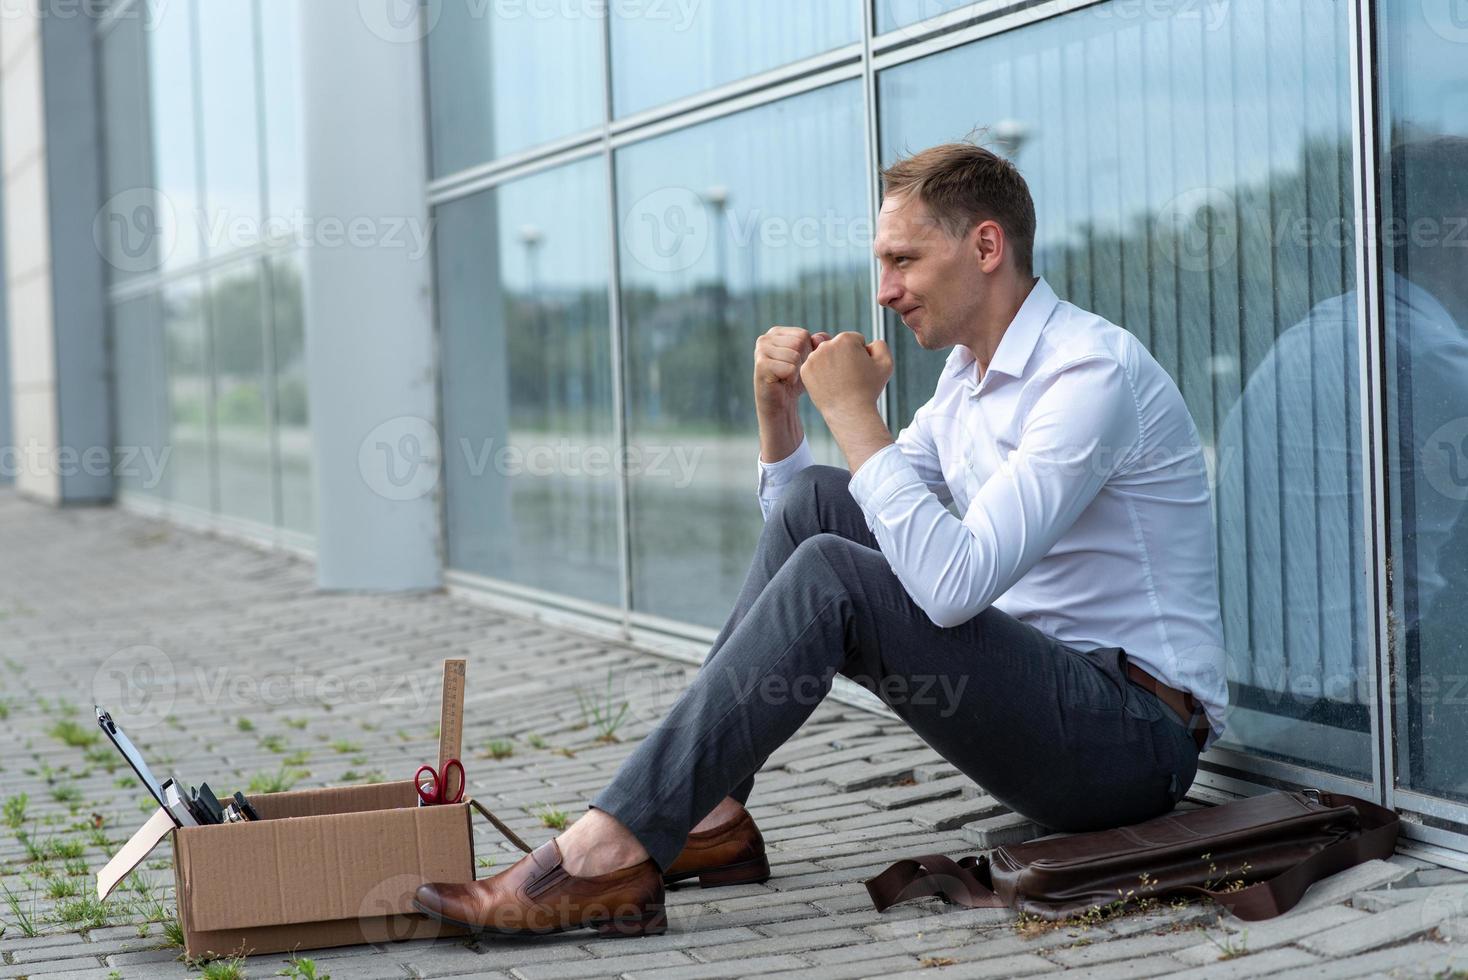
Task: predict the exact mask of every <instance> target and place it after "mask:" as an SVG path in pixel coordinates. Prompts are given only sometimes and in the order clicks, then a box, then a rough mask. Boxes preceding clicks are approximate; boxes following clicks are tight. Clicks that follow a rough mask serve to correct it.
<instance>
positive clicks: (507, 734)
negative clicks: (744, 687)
mask: <svg viewBox="0 0 1468 980" xmlns="http://www.w3.org/2000/svg"><path fill="white" fill-rule="evenodd" d="M0 555H3V556H4V561H3V563H0V800H3V804H4V809H3V814H0V820H3V826H0V923H3V925H4V932H3V934H0V980H4V978H16V977H26V976H30V977H45V978H47V980H62V978H70V977H86V978H91V977H98V978H102V977H164V978H167V977H183V976H197V975H199V973H200V967H199V965H197V964H196V965H190V964H186V963H184V962H181V961H180V960H179V959H178V950H177V948H176V947H171V946H169V945H168V938H167V929H166V927H167V925H168V924H169V923H170V922H171V920H172V917H173V894H172V883H173V875H172V861H171V853H170V852H169V850H168V847H167V845H165V846H162V847H160V848H159V849H158V850H157V851H155V852H154V854H153V855H152V857H151V858H150V859H149V861H148V862H147V863H146V864H145V865H144V867H143V869H142V870H140V871H139V872H138V873H137V874H135V875H134V876H133V879H132V880H130V881H129V882H128V883H127V884H126V885H125V886H124V887H123V888H121V889H119V891H118V892H117V893H116V894H114V895H113V896H112V897H111V898H110V899H109V900H108V901H107V902H106V903H105V904H98V903H96V902H95V901H93V900H90V899H89V898H88V896H90V895H93V894H94V891H93V881H94V880H93V878H92V877H91V875H92V873H93V872H95V870H96V869H97V868H99V867H100V866H101V865H102V864H103V863H104V861H105V859H106V858H107V857H108V856H109V855H110V854H111V853H112V851H113V850H114V849H115V847H116V846H117V844H119V843H120V842H121V841H122V840H123V839H125V838H126V837H127V836H128V835H129V834H130V833H131V832H132V831H133V829H135V828H136V827H137V826H138V825H140V824H141V823H142V821H143V820H144V819H145V807H146V794H144V793H143V792H142V790H141V789H140V788H139V787H138V786H137V785H136V784H135V782H134V781H133V780H132V779H131V778H130V777H129V776H128V775H127V774H126V767H125V766H120V765H119V760H118V759H117V758H116V757H115V753H113V751H112V749H111V747H110V746H107V745H106V744H105V742H99V741H98V740H96V739H94V738H92V736H93V733H94V732H95V726H94V722H93V718H92V713H91V710H90V705H91V704H92V701H93V699H94V698H100V699H106V700H107V702H108V703H109V705H110V704H116V703H117V701H116V699H117V698H119V697H124V696H126V695H124V694H122V693H120V691H121V688H120V686H119V685H120V684H121V682H122V680H123V679H126V680H128V681H130V682H133V683H134V684H149V686H148V688H147V691H148V693H147V696H146V697H136V691H134V695H133V696H134V698H135V700H134V701H132V702H129V703H127V704H122V705H119V707H118V709H115V710H117V711H118V713H119V714H125V716H126V717H128V718H129V719H131V723H130V724H128V725H127V726H126V727H127V728H128V729H129V731H130V733H131V734H133V735H134V737H135V738H136V739H137V740H138V741H139V742H140V743H141V744H142V746H143V748H144V750H145V752H146V753H147V755H148V756H149V757H150V758H151V759H152V760H155V761H156V762H157V763H158V764H159V765H160V766H162V767H165V768H167V769H174V768H177V769H178V770H179V771H180V772H181V773H184V772H186V773H187V774H188V775H189V776H190V777H192V778H196V779H197V778H208V779H209V780H210V781H211V782H212V783H213V784H214V785H215V786H216V787H226V788H228V789H233V788H235V787H236V786H238V787H239V788H244V789H246V790H247V791H248V790H249V788H250V787H251V786H252V785H253V786H254V787H255V789H256V790H259V789H260V788H261V787H263V786H266V785H269V784H278V785H284V784H294V785H296V786H301V787H305V786H324V785H340V784H346V783H352V782H360V781H368V780H379V779H399V778H407V777H409V776H411V774H412V772H413V771H414V769H415V768H416V766H417V765H418V764H419V763H420V762H421V761H423V760H426V759H428V758H430V757H431V756H432V754H433V753H434V749H435V746H436V735H435V727H436V723H437V706H438V697H439V677H440V662H441V660H442V659H443V658H444V657H446V656H461V657H465V658H467V659H468V661H469V668H468V697H467V715H468V717H467V724H466V731H465V754H466V757H467V759H468V769H469V774H470V789H471V791H472V793H473V795H474V796H476V797H477V798H479V799H481V800H482V801H484V802H485V803H486V804H487V805H488V806H489V807H490V808H491V809H493V810H494V811H495V812H496V813H498V814H499V815H500V816H501V817H503V818H505V819H506V821H507V822H508V823H509V824H510V825H511V827H513V828H514V830H515V831H516V832H517V833H518V834H520V835H521V836H522V837H525V838H526V839H527V840H529V841H530V842H531V843H532V844H535V843H539V842H541V841H543V840H545V839H546V838H547V837H549V836H550V835H551V834H553V833H554V831H553V830H552V829H550V828H549V827H548V826H547V825H546V824H545V822H544V818H545V817H550V818H552V819H554V818H555V816H556V815H557V814H556V812H555V811H560V812H561V813H564V814H565V815H567V816H568V817H569V818H570V819H574V818H575V817H576V816H577V815H579V814H580V813H581V812H583V810H584V806H585V802H586V800H588V799H589V798H590V797H591V796H592V795H593V794H594V793H595V791H596V790H597V789H598V788H599V787H600V786H601V785H602V784H603V783H604V782H605V781H606V780H607V779H608V778H609V777H610V776H611V774H612V773H613V772H614V770H615V768H616V766H617V765H618V764H619V762H620V761H621V760H622V759H623V758H624V757H625V756H626V755H627V753H628V752H629V750H630V748H631V747H632V745H633V744H635V742H636V740H637V739H638V738H640V737H641V736H642V735H644V734H645V733H646V732H647V731H648V730H649V729H650V728H651V726H652V725H653V724H654V723H655V722H656V721H657V719H658V718H659V717H660V716H661V714H662V712H663V711H665V710H666V708H667V707H668V705H669V704H671V702H672V700H673V699H674V698H675V697H676V696H677V694H678V692H679V691H681V690H682V688H683V687H684V686H685V685H686V684H687V682H688V680H689V678H690V677H691V676H692V673H693V668H692V667H691V666H689V665H687V664H684V663H678V662H674V661H671V660H669V659H667V658H665V657H659V656H656V655H654V654H652V653H651V652H649V651H647V650H643V649H639V648H637V647H635V646H632V645H628V644H624V643H618V642H611V641H608V640H606V639H601V638H596V637H593V636H591V635H589V634H582V633H578V632H573V631H571V630H568V629H565V628H560V627H554V626H549V625H546V624H544V623H542V622H538V621H535V620H531V619H527V618H522V617H519V616H516V615H512V614H509V613H507V612H505V611H502V610H499V609H496V608H494V607H492V606H489V605H486V604H482V603H479V602H475V601H470V600H468V599H463V598H457V597H452V596H448V595H445V594H438V593H435V594H420V595H390V596H378V595H355V594H328V593H320V592H317V591H316V590H315V588H314V581H313V573H312V568H311V566H310V563H309V562H308V561H305V560H303V559H300V558H297V557H293V556H290V555H286V554H282V553H279V552H269V551H264V550H260V549H256V548H254V547H251V546H247V545H242V544H239V543H236V542H233V541H229V540H224V539H221V538H218V537H215V536H212V535H207V534H202V533H199V532H195V531H191V530H185V529H180V528H178V527H174V526H171V525H168V524H165V523H161V522H159V521H156V520H151V519H147V518H143V517H140V516H136V515H132V514H129V513H126V512H121V511H117V510H113V509H75V510H55V509H51V508H48V507H43V506H40V505H37V504H34V503H30V502H27V501H24V500H22V499H20V498H17V497H16V496H15V495H14V494H13V493H8V492H5V493H0ZM140 671H141V672H142V673H139V672H140ZM148 671H152V674H148V673H147V672H148ZM139 678H141V681H140V680H139ZM608 685H610V695H608V693H607V692H608ZM578 695H579V697H578ZM623 701H625V702H626V703H627V705H628V709H627V712H626V715H625V717H624V718H623V720H622V721H621V723H620V724H619V725H618V727H617V728H616V730H615V732H614V733H613V735H614V737H613V738H612V739H608V740H603V739H600V738H599V734H600V733H599V731H598V728H597V726H596V725H595V724H594V723H593V724H587V716H586V712H585V710H584V706H585V705H589V704H591V703H592V702H605V703H608V704H610V705H612V706H613V707H619V706H620V704H621V703H622V702H623ZM750 809H751V811H752V812H753V814H754V816H755V818H756V819H757V820H758V821H759V823H760V824H761V826H762V827H763V828H764V830H765V834H766V837H767V840H768V842H769V845H770V850H771V855H770V856H771V863H772V865H773V866H774V877H772V878H771V879H770V881H768V882H767V883H764V884H759V885H741V886H736V887H730V888H719V889H709V890H702V889H699V888H697V887H696V886H695V887H680V888H677V889H675V890H672V891H670V893H669V920H670V921H669V930H668V933H667V934H666V935H663V936H650V937H641V938H633V939H610V938H599V937H594V936H592V934H591V933H588V932H583V933H566V934H562V935H559V936H555V937H547V938H542V939H538V940H533V941H525V940H505V941H495V940H490V939H484V940H481V941H478V942H473V941H465V940H440V941H436V942H410V943H400V944H385V945H377V946H359V947H347V948H340V949H331V950H321V951H315V952H310V953H308V954H306V955H307V956H308V957H309V958H311V959H312V960H314V961H315V964H316V967H317V970H318V974H323V973H329V974H330V975H331V976H332V977H335V978H337V980H345V978H356V977H383V978H387V977H397V978H405V977H438V976H485V977H514V978H518V980H535V978H558V977H607V976H622V977H628V978H637V980H684V978H689V980H691V978H696V977H731V976H748V975H756V974H760V975H762V974H784V975H792V976H800V977H814V978H837V977H866V976H888V975H897V976H908V975H912V976H920V977H924V978H927V977H939V976H941V977H1014V976H1031V975H1039V974H1045V973H1057V972H1061V971H1065V972H1066V973H1067V975H1068V976H1073V977H1097V978H1105V977H1111V978H1123V977H1143V976H1169V975H1174V974H1176V975H1186V976H1190V977H1194V976H1197V977H1252V976H1261V975H1265V974H1277V975H1279V976H1283V977H1296V976H1298V977H1332V978H1334V977H1339V978H1344V977H1356V976H1445V975H1450V974H1449V972H1448V971H1454V970H1460V971H1461V970H1468V875H1465V874H1462V873H1459V872H1456V871H1452V870H1450V869H1442V868H1437V867H1433V866H1430V865H1427V864H1425V863H1423V862H1421V861H1418V860H1416V859H1413V858H1408V857H1406V856H1400V855H1399V856H1397V857H1394V858H1392V859H1391V860H1390V861H1377V862H1372V863H1370V864H1368V865H1363V866H1360V867H1357V868H1354V869H1351V870H1349V871H1346V872H1344V873H1342V874H1340V875H1337V876H1335V877H1334V878H1331V879H1328V880H1327V881H1325V882H1322V883H1320V884H1318V885H1317V886H1315V888H1313V889H1312V890H1311V892H1310V894H1309V895H1307V897H1306V899H1305V901H1304V902H1302V903H1301V907H1300V908H1299V909H1297V910H1295V911H1293V912H1291V913H1289V914H1287V915H1285V916H1281V917H1279V918H1277V919H1274V920H1271V921H1268V922H1259V923H1243V922H1239V921H1238V920H1236V919H1234V918H1233V917H1231V916H1229V915H1227V914H1224V913H1221V912H1220V911H1219V910H1218V909H1216V908H1214V907H1212V906H1210V905H1198V904H1189V905H1182V906H1181V907H1177V908H1173V907H1166V906H1164V907H1163V908H1161V909H1158V910H1155V911H1150V912H1145V913H1137V914H1131V915H1125V916H1120V917H1115V918H1111V919H1107V920H1102V921H1096V922H1092V923H1089V924H1078V923H1072V924H1067V925H1063V926H1060V927H1055V928H1040V929H1035V928H1027V927H1025V926H1024V925H1023V924H1021V923H1018V922H1017V921H1016V919H1015V917H1014V916H1013V915H1012V914H1010V913H1009V912H1008V911H1007V910H996V909H981V910H968V909H959V908H951V907H946V906H943V905H941V904H940V903H938V902H936V901H932V900H930V901H927V902H924V903H914V904H910V905H904V906H899V907H898V908H895V909H891V910H889V911H887V912H885V913H881V914H878V913H876V912H874V911H873V910H872V909H871V907H870V905H869V902H868V899H867V895H866V890H865V888H864V887H863V885H862V882H863V880H864V879H865V878H867V877H869V876H870V875H872V874H874V873H875V872H877V871H879V870H881V869H882V868H883V867H885V866H886V865H887V864H888V863H890V862H891V861H893V860H896V859H897V858H898V857H901V856H904V855H911V854H914V853H923V852H925V851H941V852H945V853H949V854H954V855H959V854H969V853H974V851H975V849H976V847H978V846H981V845H982V842H984V841H994V840H1002V839H1013V838H1014V837H1015V836H1016V835H1018V836H1021V837H1022V836H1023V835H1025V834H1027V833H1033V829H1032V828H1029V829H1027V828H1026V827H1025V826H1024V825H1025V822H1024V821H1022V820H1019V819H1017V818H1015V817H1014V816H1013V815H1010V814H1007V813H1005V812H1004V811H1003V810H1002V808H999V807H997V805H996V804H994V802H993V801H992V800H990V799H989V798H987V797H986V796H985V795H984V794H983V793H982V792H981V791H980V790H979V789H978V787H976V786H973V785H972V784H971V783H969V782H968V781H967V780H965V779H964V778H963V777H961V776H960V775H958V774H957V773H955V772H954V771H953V770H952V769H951V767H949V766H948V765H947V764H946V763H945V762H944V761H943V760H942V759H941V758H939V757H938V756H937V755H936V754H935V753H934V752H932V750H930V749H929V748H927V746H925V745H924V744H923V743H922V742H921V741H920V740H918V739H917V738H916V737H915V736H914V735H913V734H912V733H911V732H910V731H908V730H907V729H906V728H905V727H904V726H903V725H902V724H901V723H900V722H898V721H896V720H895V719H892V718H890V717H887V716H884V715H879V714H876V713H872V712H868V711H865V710H862V709H860V708H856V707H852V706H849V705H846V704H843V703H840V702H838V701H836V700H834V699H828V700H827V701H826V702H824V703H823V704H822V705H820V707H819V708H818V709H817V711H816V712H815V714H814V715H813V716H812V718H811V719H810V720H809V721H808V722H807V724H806V726H805V727H804V728H802V730H801V731H800V732H799V733H797V735H796V737H795V738H794V739H792V740H791V741H790V742H789V743H787V744H786V745H784V746H783V747H781V748H780V749H779V750H778V751H777V752H776V753H775V754H774V755H773V756H772V757H771V758H770V760H769V761H768V763H767V765H766V766H765V769H764V771H763V772H762V773H761V775H760V776H759V778H758V780H757V782H756V785H755V790H754V795H753V796H752V798H751V800H750ZM476 849H477V853H478V854H479V855H480V858H481V865H482V869H481V871H480V874H481V875H486V874H492V873H494V871H495V870H496V868H502V867H504V866H506V865H508V864H509V863H512V862H513V861H514V860H515V859H516V857H517V855H518V852H517V851H515V850H514V849H513V848H512V847H511V846H510V845H509V844H508V843H507V842H505V841H503V840H502V839H501V838H500V837H499V835H498V834H497V833H496V832H495V831H494V830H493V828H491V827H489V826H488V824H484V825H482V826H479V827H478V828H477V829H476ZM286 965H287V958H286V957H283V956H263V955H262V956H256V957H251V958H249V959H247V960H245V961H243V962H242V963H241V964H240V966H241V967H242V970H243V973H244V975H247V976H253V977H266V976H272V975H274V974H275V973H276V971H278V970H280V969H282V968H283V967H285V966H286ZM1459 975H1461V974H1459Z"/></svg>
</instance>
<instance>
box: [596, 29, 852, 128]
mask: <svg viewBox="0 0 1468 980" xmlns="http://www.w3.org/2000/svg"><path fill="white" fill-rule="evenodd" d="M608 23H610V18H608ZM608 30H610V28H608ZM863 46H864V41H854V42H852V43H850V44H843V45H841V46H840V47H838V48H832V49H831V50H829V51H822V52H820V53H818V54H814V55H811V56H809V57H806V58H802V59H800V60H799V61H792V62H790V63H789V64H785V65H780V66H778V67H775V68H771V69H768V70H766V71H762V72H758V73H756V74H753V75H748V76H746V77H744V78H740V79H736V80H735V81H732V82H726V83H725V84H723V85H717V86H714V87H713V88H709V89H705V90H703V91H702V92H695V93H694V94H692V95H688V96H684V97H683V98H681V99H675V100H673V101H672V102H668V103H665V104H663V105H660V106H654V107H653V108H651V109H644V110H642V111H641V112H635V113H633V114H631V115H629V116H624V117H623V118H621V119H617V118H616V117H615V116H613V115H612V111H613V107H612V106H611V103H610V100H611V89H610V87H609V88H608V89H607V98H608V107H607V118H608V120H610V123H609V125H610V127H611V131H612V134H613V135H614V136H623V135H625V134H627V133H632V132H643V131H647V130H656V131H659V132H665V131H666V126H665V125H663V124H665V123H667V122H669V121H672V120H679V119H683V118H685V117H688V116H693V115H697V114H698V113H699V112H701V111H703V110H706V109H710V108H714V107H716V106H718V105H720V104H721V103H725V102H734V101H741V100H747V99H751V98H753V99H755V100H756V101H772V100H771V99H769V98H765V99H760V96H761V95H762V94H764V93H767V92H769V91H770V90H773V89H784V88H786V87H788V86H790V85H792V84H798V83H800V82H801V81H803V80H805V79H808V78H810V77H811V76H819V75H824V74H825V73H827V72H829V71H830V70H831V69H833V68H839V67H841V66H843V65H848V66H849V65H856V64H859V63H860V61H861V57H862V51H863ZM608 50H609V51H610V47H609V48H608ZM607 63H608V65H610V63H611V61H610V58H608V62H607ZM811 87H814V86H811Z"/></svg>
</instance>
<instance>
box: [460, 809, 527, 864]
mask: <svg viewBox="0 0 1468 980" xmlns="http://www.w3.org/2000/svg"><path fill="white" fill-rule="evenodd" d="M468 803H469V805H470V806H472V807H473V808H474V809H476V810H478V811H479V812H480V813H481V814H483V815H484V816H485V817H486V818H488V820H489V822H490V823H492V824H494V829H495V830H498V831H499V832H500V833H502V834H504V835H505V839H506V840H508V841H509V842H510V843H511V844H514V845H515V846H516V847H518V848H519V849H520V850H522V851H524V852H525V853H526V854H529V853H530V851H531V847H530V845H529V844H527V843H525V842H524V841H523V840H521V839H520V835H518V834H516V833H515V832H514V831H513V830H511V829H510V828H509V827H507V826H506V825H505V822H504V821H503V820H501V819H500V818H499V817H497V816H495V815H494V814H493V813H490V812H489V808H488V807H486V806H485V805H484V804H483V803H480V802H479V801H478V800H476V799H472V798H471V799H470V800H469V801H468Z"/></svg>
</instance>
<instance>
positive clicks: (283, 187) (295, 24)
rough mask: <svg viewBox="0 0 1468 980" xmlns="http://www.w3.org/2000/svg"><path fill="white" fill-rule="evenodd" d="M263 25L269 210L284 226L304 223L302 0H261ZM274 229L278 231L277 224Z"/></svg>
mask: <svg viewBox="0 0 1468 980" xmlns="http://www.w3.org/2000/svg"><path fill="white" fill-rule="evenodd" d="M260 24H261V37H260V71H261V86H262V95H261V102H262V109H263V111H264V116H265V122H264V134H263V137H262V138H263V139H264V141H265V173H266V178H267V184H268V188H267V194H268V196H269V199H270V200H269V207H270V215H271V217H272V218H276V219H283V223H282V224H280V225H279V229H280V231H284V230H285V229H288V228H293V227H295V226H296V225H298V224H299V223H300V221H301V220H302V218H303V216H304V215H303V212H304V210H305V207H306V175H305V166H306V164H305V146H304V142H303V137H302V135H301V99H302V95H301V33H300V5H299V3H298V0H260ZM270 231H271V232H272V233H277V230H276V227H275V226H272V227H271V228H270Z"/></svg>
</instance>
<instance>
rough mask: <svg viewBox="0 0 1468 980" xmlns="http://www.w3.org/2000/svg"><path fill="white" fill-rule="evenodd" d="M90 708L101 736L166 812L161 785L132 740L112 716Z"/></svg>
mask: <svg viewBox="0 0 1468 980" xmlns="http://www.w3.org/2000/svg"><path fill="white" fill-rule="evenodd" d="M92 707H93V708H96V709H97V726H98V727H99V728H101V729H102V732H103V734H105V735H106V736H107V738H108V740H109V741H111V742H112V744H113V745H114V746H116V747H117V751H119V752H121V753H122V757H123V758H124V759H126V760H127V764H128V765H130V766H132V767H133V772H135V773H137V775H138V779H140V780H142V782H143V785H144V786H145V787H146V788H147V790H148V793H149V794H150V795H151V796H152V797H153V799H155V800H157V801H158V805H159V806H160V807H162V808H163V810H164V811H165V812H167V811H168V799H167V797H166V796H165V795H164V793H163V784H162V783H160V782H158V780H157V779H156V778H155V777H154V776H153V770H151V769H149V768H148V764H147V763H146V762H144V761H143V756H142V753H140V752H139V751H138V747H137V746H136V745H134V744H133V742H132V739H130V738H128V737H127V734H126V733H125V732H124V731H123V730H122V729H121V728H118V727H117V722H115V721H113V720H112V716H111V715H110V714H108V713H107V712H106V711H103V710H102V706H101V705H97V704H94V705H92Z"/></svg>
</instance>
